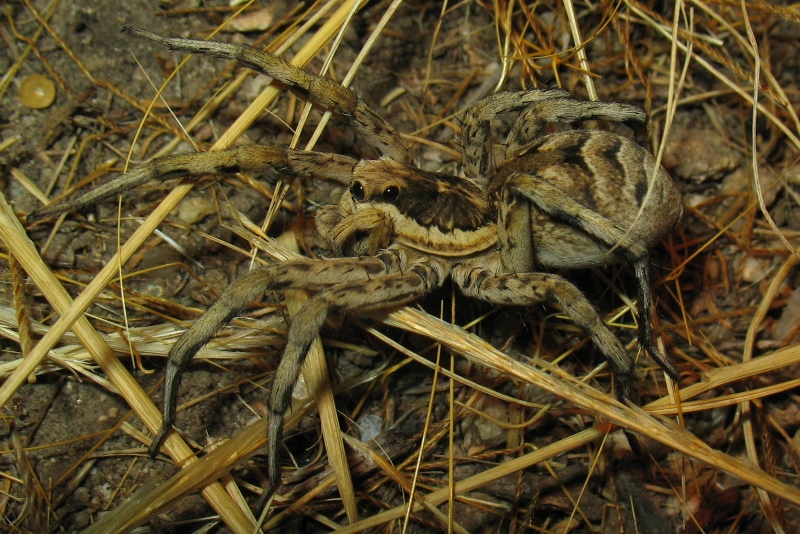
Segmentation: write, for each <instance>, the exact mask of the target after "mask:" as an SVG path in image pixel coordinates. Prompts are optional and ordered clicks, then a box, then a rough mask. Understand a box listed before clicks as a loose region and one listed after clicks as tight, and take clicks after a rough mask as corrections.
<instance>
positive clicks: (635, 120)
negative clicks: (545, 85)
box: [506, 98, 647, 158]
mask: <svg viewBox="0 0 800 534" xmlns="http://www.w3.org/2000/svg"><path fill="white" fill-rule="evenodd" d="M586 120H605V121H611V122H619V123H622V124H625V125H626V126H629V127H631V128H632V129H633V130H634V132H636V134H637V141H640V136H642V135H644V136H645V137H644V138H642V139H641V142H644V141H646V134H647V114H646V113H645V112H644V110H643V109H642V108H640V107H638V106H631V105H628V104H621V103H618V102H587V101H582V100H575V99H572V98H561V99H556V100H547V101H544V102H534V103H533V104H531V105H530V106H529V107H527V108H525V109H524V110H523V111H522V113H520V115H519V117H517V121H516V122H515V123H514V126H513V127H512V128H511V132H510V133H509V135H508V140H507V143H506V158H509V157H513V156H514V155H516V154H519V153H520V152H522V151H524V150H525V149H526V148H527V147H528V146H529V145H530V144H531V143H533V142H534V141H535V140H536V139H537V137H538V136H539V134H540V133H541V132H542V130H543V129H544V127H545V125H546V124H547V123H549V122H562V123H568V124H569V123H573V122H579V121H586Z"/></svg>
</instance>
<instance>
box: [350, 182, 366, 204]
mask: <svg viewBox="0 0 800 534" xmlns="http://www.w3.org/2000/svg"><path fill="white" fill-rule="evenodd" d="M350 194H351V195H353V198H354V199H355V200H356V202H361V201H362V200H364V186H363V185H361V182H354V183H353V185H351V186H350Z"/></svg>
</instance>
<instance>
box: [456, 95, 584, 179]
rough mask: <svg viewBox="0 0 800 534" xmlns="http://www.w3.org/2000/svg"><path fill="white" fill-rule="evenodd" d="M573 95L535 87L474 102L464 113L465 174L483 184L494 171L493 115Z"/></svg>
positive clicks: (494, 116) (497, 115)
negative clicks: (491, 129)
mask: <svg viewBox="0 0 800 534" xmlns="http://www.w3.org/2000/svg"><path fill="white" fill-rule="evenodd" d="M568 96H569V93H568V92H567V91H562V90H560V89H535V90H532V91H513V92H506V91H503V92H500V93H494V94H492V95H489V96H487V97H486V98H484V99H483V100H481V101H479V102H476V103H475V104H473V105H472V106H470V107H469V108H468V109H467V111H466V112H465V113H464V119H463V126H462V128H461V149H462V151H463V158H464V174H466V176H467V178H469V179H470V180H472V181H473V182H475V183H476V184H477V185H479V186H481V187H484V188H485V187H486V184H487V183H488V182H489V180H490V179H491V177H492V174H494V162H493V161H492V147H491V143H489V126H490V121H491V120H492V119H496V118H497V117H499V116H501V115H503V114H504V113H508V112H510V111H517V110H520V109H524V108H525V107H527V106H529V105H531V104H533V103H535V102H540V101H546V102H552V101H553V100H556V99H563V98H566V97H568Z"/></svg>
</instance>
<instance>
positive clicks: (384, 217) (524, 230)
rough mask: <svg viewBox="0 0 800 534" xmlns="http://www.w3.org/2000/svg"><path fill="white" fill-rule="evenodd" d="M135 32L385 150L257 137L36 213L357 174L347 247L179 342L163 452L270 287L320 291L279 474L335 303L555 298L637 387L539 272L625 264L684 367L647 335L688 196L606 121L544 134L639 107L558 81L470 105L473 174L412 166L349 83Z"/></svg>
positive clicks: (332, 214)
mask: <svg viewBox="0 0 800 534" xmlns="http://www.w3.org/2000/svg"><path fill="white" fill-rule="evenodd" d="M124 31H125V32H126V33H127V34H129V35H132V36H135V37H141V38H145V39H149V40H151V41H154V42H156V43H158V44H161V45H163V46H165V47H167V48H170V49H172V50H183V51H188V52H197V53H204V54H209V55H213V56H217V57H222V58H228V59H234V60H236V61H238V62H239V63H241V64H243V65H245V66H247V67H250V68H252V69H254V70H256V71H259V72H262V73H264V74H267V75H269V76H271V77H273V78H274V79H276V80H278V81H279V82H281V83H283V84H285V85H286V86H287V87H288V88H289V89H291V90H293V91H295V92H297V93H299V94H300V95H302V96H303V97H304V98H306V99H308V100H309V101H311V102H312V103H314V104H316V105H318V106H321V107H323V108H325V109H328V110H331V111H333V112H335V113H336V114H338V115H339V116H340V117H342V118H343V119H344V121H345V122H347V123H348V124H349V125H350V126H351V127H352V128H354V129H355V130H356V131H357V132H358V133H359V134H361V135H362V136H363V138H364V140H365V141H366V142H368V143H369V144H370V145H371V146H372V148H373V149H375V150H376V151H377V152H378V153H379V154H380V155H381V159H378V160H361V161H358V160H355V159H352V158H349V157H346V156H341V155H336V154H326V153H318V152H304V151H297V150H290V149H284V148H278V147H268V146H260V145H249V146H242V147H238V148H233V149H230V150H225V151H218V152H206V153H197V154H183V155H177V156H171V157H165V158H162V159H158V160H154V161H152V162H150V163H148V164H146V165H144V166H142V167H140V168H138V169H136V170H134V171H132V172H130V173H127V174H125V175H123V176H122V177H120V178H119V179H117V180H115V181H113V182H110V183H109V184H107V185H105V186H102V187H100V188H98V189H95V190H94V191H92V192H90V193H88V194H87V195H85V196H83V197H81V198H79V199H77V200H74V201H71V202H66V203H62V204H58V205H53V206H49V207H47V208H44V209H42V210H40V211H39V212H36V213H34V214H33V215H32V218H41V217H45V216H49V215H54V214H57V213H61V212H64V211H68V210H75V209H80V208H83V207H87V206H90V205H92V204H94V203H96V202H97V201H99V200H101V199H103V198H106V197H108V196H110V195H113V194H115V193H118V192H121V191H124V190H128V189H131V188H133V187H136V186H137V185H140V184H143V183H145V182H147V181H150V180H164V179H167V178H176V177H196V176H202V175H206V174H214V173H223V172H238V171H249V172H258V171H261V170H265V169H274V170H276V171H278V172H279V173H282V174H286V175H292V176H299V177H315V178H322V179H329V180H334V181H337V182H340V183H342V184H345V185H347V186H348V189H347V190H346V192H345V193H344V195H343V196H342V199H341V201H340V203H339V204H338V205H332V206H326V207H324V208H322V209H321V210H320V211H319V212H318V214H317V218H316V220H317V228H318V230H319V232H320V234H321V235H322V236H323V237H325V238H326V239H328V241H329V242H330V243H331V246H332V247H333V249H334V251H335V252H336V253H337V255H339V256H344V257H338V258H333V259H326V260H313V259H308V260H302V261H293V262H285V263H278V264H274V265H269V266H266V267H261V268H258V269H255V270H253V271H252V272H250V273H249V274H247V275H245V276H243V277H242V278H240V279H238V280H236V281H235V282H233V283H232V284H231V285H230V286H229V287H228V288H227V289H226V290H225V291H224V292H223V294H222V296H221V297H220V299H219V300H218V301H217V302H216V303H215V304H214V305H213V306H212V307H211V308H210V309H209V310H208V311H207V312H206V313H205V314H204V315H203V316H202V317H200V318H199V319H198V320H197V321H195V323H194V324H193V325H192V326H191V328H189V329H188V330H187V331H186V332H185V333H184V334H183V336H182V337H181V338H180V339H179V340H178V341H177V343H175V345H174V347H173V348H172V350H171V351H170V355H169V362H168V368H167V378H166V386H165V389H166V393H165V400H164V420H163V426H162V429H161V431H160V432H159V433H158V435H157V436H156V437H155V438H154V440H153V444H152V446H151V448H150V452H151V454H156V453H157V451H158V450H159V448H160V447H161V444H162V443H163V441H164V439H165V437H166V435H167V433H168V432H169V430H170V429H171V427H172V424H173V423H174V421H175V413H176V401H177V392H178V379H179V377H180V374H181V370H182V369H183V368H184V367H185V366H186V365H187V364H188V363H189V362H190V360H191V359H192V357H193V356H194V354H195V353H196V352H197V351H198V350H199V349H200V348H201V347H202V346H203V345H204V344H205V343H206V342H208V341H209V340H210V339H211V338H212V337H213V336H214V335H215V334H216V332H217V331H218V330H219V329H220V328H222V327H223V326H224V325H225V324H226V323H227V322H228V321H230V320H231V318H233V317H234V316H235V315H236V314H238V313H240V312H241V311H242V310H244V309H245V308H246V307H247V306H248V305H249V304H250V303H251V302H253V301H256V300H258V299H260V298H262V297H263V296H264V294H265V293H266V292H270V291H273V290H279V289H289V288H299V289H305V290H308V291H311V292H312V293H313V296H312V298H311V299H310V300H309V301H308V302H307V303H306V304H305V305H304V306H303V308H302V309H301V310H300V312H299V313H298V314H297V316H296V317H295V318H294V321H293V322H292V325H291V328H290V329H289V332H288V337H287V342H286V349H285V353H284V356H283V359H282V360H281V363H280V366H279V367H278V371H277V374H276V377H275V381H274V384H273V387H272V392H271V397H270V414H269V421H268V428H269V430H268V439H269V441H268V447H269V453H270V461H269V470H268V471H269V472H268V477H269V484H270V488H269V490H270V491H274V490H275V489H276V488H277V485H278V483H279V481H280V470H279V460H278V451H279V446H280V441H281V427H282V422H283V414H284V412H285V411H286V409H287V408H288V406H289V402H290V397H291V391H292V388H293V386H294V384H295V382H296V381H297V377H298V374H299V372H300V366H301V364H302V362H303V360H304V358H305V356H306V352H307V350H308V348H309V345H310V344H311V342H312V340H313V339H314V338H315V337H316V335H317V333H318V332H319V330H320V328H321V327H322V325H323V322H324V321H325V318H326V317H327V316H328V315H329V314H331V313H335V312H336V313H342V312H370V311H375V310H382V309H389V308H391V307H394V306H398V305H402V304H405V303H408V302H411V301H414V300H415V299H418V298H420V297H422V296H423V295H425V294H427V293H429V292H431V291H432V290H434V289H435V288H437V287H439V286H441V285H442V284H443V283H444V281H445V279H446V278H447V277H451V278H452V279H453V280H454V282H455V283H456V284H457V285H458V287H459V288H460V289H461V291H462V292H463V293H464V294H466V295H469V296H472V297H475V298H478V299H482V300H484V301H487V302H491V303H495V304H503V305H513V306H531V305H533V304H535V303H538V302H542V301H555V302H557V303H558V304H559V305H560V306H561V307H562V308H563V309H564V311H565V312H566V313H567V314H568V315H569V316H570V317H571V318H572V319H573V320H574V321H575V322H576V323H577V324H578V325H580V326H581V327H582V328H584V329H585V330H586V331H587V332H588V333H589V334H590V336H591V338H592V340H593V341H594V343H595V344H596V345H597V346H598V347H599V348H600V350H601V351H602V352H603V354H604V355H605V356H606V357H607V358H608V360H609V362H610V363H611V365H612V366H613V368H614V371H615V373H616V376H617V377H618V379H619V380H620V383H621V387H620V390H621V391H623V394H624V391H625V390H626V387H627V383H628V381H629V378H630V375H631V372H632V368H633V359H632V357H631V356H630V355H629V354H628V352H627V351H626V350H625V348H624V347H623V345H622V343H621V342H620V341H619V339H617V337H616V336H615V335H614V334H612V333H611V331H610V330H609V329H608V327H607V326H606V325H605V323H604V322H603V321H602V319H601V318H600V316H599V315H598V313H597V311H596V310H595V308H594V307H593V306H592V305H591V304H590V303H589V301H588V300H587V299H586V297H585V296H584V295H583V294H582V293H581V292H580V291H579V290H578V289H577V288H576V287H575V286H574V285H573V284H572V283H570V282H568V281H567V280H565V279H564V278H562V277H560V276H558V275H556V274H550V273H543V272H537V269H542V268H555V269H558V268H583V267H593V266H599V265H603V264H607V263H611V262H615V261H624V262H627V263H630V264H632V265H633V267H634V271H635V274H636V278H637V280H638V289H639V300H638V315H639V343H640V345H641V346H642V347H643V348H644V349H645V350H646V351H647V352H648V353H649V354H650V355H651V356H652V357H653V358H655V359H656V360H657V361H658V363H659V364H660V365H661V367H662V368H663V369H664V370H665V371H666V372H667V373H668V374H669V375H671V376H672V377H676V376H677V371H676V369H675V367H673V366H672V364H671V363H669V361H667V359H666V357H665V356H664V354H663V353H662V352H661V351H660V350H659V349H658V348H657V346H656V344H655V342H654V340H653V335H652V331H651V323H652V317H653V315H652V314H653V301H652V298H651V293H650V283H649V275H648V249H649V248H650V247H652V246H653V245H655V244H657V243H658V242H659V241H661V240H662V239H663V238H664V237H665V235H667V233H668V232H670V231H671V230H672V229H673V228H674V227H675V226H676V225H677V224H678V222H679V220H680V218H681V216H682V214H683V203H682V200H681V195H680V194H679V192H678V190H677V189H676V187H675V185H674V183H673V182H672V180H671V179H670V177H669V176H668V175H667V174H666V172H665V171H664V170H663V169H661V168H656V167H655V161H654V158H653V157H652V156H651V155H650V154H649V153H648V152H647V151H646V150H645V149H644V148H642V147H641V146H640V145H639V144H637V143H636V142H634V141H632V140H630V139H628V138H626V137H623V136H620V135H617V134H615V133H610V132H606V131H598V130H570V131H563V132H560V133H555V134H551V135H545V136H542V135H540V134H541V133H542V130H543V128H544V126H545V125H546V124H547V123H549V122H563V123H577V122H581V121H586V120H592V119H599V120H606V121H611V122H621V123H625V124H628V125H631V126H633V127H639V128H640V129H641V126H642V125H643V124H644V123H645V122H646V115H645V113H644V112H643V111H642V110H641V109H640V108H638V107H635V106H629V105H625V104H617V103H601V102H583V101H578V100H574V99H572V98H570V95H569V94H568V93H567V92H565V91H561V90H533V91H519V92H503V93H496V94H493V95H491V96H489V97H487V98H485V99H484V100H481V101H480V102H478V103H476V104H474V105H473V106H471V107H470V108H469V109H468V110H467V111H466V113H465V115H464V126H463V131H462V142H463V157H464V161H463V164H464V171H465V174H466V178H462V177H458V176H451V175H446V174H440V173H434V172H428V171H423V170H421V169H419V168H417V167H415V166H414V165H413V163H412V157H411V155H410V153H409V150H408V148H407V147H406V145H405V143H404V142H403V139H402V137H401V136H400V134H399V133H398V132H397V131H396V130H395V129H394V128H393V127H392V126H391V125H389V124H388V123H387V122H386V121H385V120H384V119H382V118H381V117H380V116H379V115H378V114H377V113H376V112H375V111H373V110H372V109H371V108H369V107H368V106H367V105H366V104H365V103H364V102H363V101H362V100H360V99H359V98H358V97H357V96H356V95H355V94H354V93H353V92H352V91H350V90H348V89H346V88H343V87H342V86H340V85H338V84H336V83H334V82H333V81H331V80H328V79H326V78H321V77H319V76H316V75H313V74H310V73H308V72H306V71H304V70H301V69H298V68H296V67H293V66H291V65H290V64H288V63H286V62H285V61H283V60H281V59H280V58H277V57H275V56H273V55H270V54H268V53H265V52H262V51H260V50H257V49H255V48H252V47H249V46H241V45H229V44H224V43H216V42H208V41H197V40H190V39H171V38H165V37H161V36H159V35H156V34H153V33H150V32H147V31H144V30H138V29H133V28H125V30H124ZM512 111H519V112H520V113H519V118H518V119H517V121H516V124H515V125H514V127H513V128H512V131H511V133H510V135H509V138H508V140H507V143H506V144H505V154H504V156H503V157H502V158H501V160H500V163H499V164H498V165H497V166H496V167H495V165H494V160H493V157H492V147H491V146H490V142H489V139H488V138H489V124H490V121H491V120H492V119H494V118H496V117H498V116H500V115H502V114H505V113H508V112H512Z"/></svg>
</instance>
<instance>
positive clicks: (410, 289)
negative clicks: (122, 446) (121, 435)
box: [148, 250, 449, 492]
mask: <svg viewBox="0 0 800 534" xmlns="http://www.w3.org/2000/svg"><path fill="white" fill-rule="evenodd" d="M448 271H449V268H448V264H446V263H444V262H439V261H436V260H430V259H427V258H420V257H416V256H415V255H409V254H407V253H406V252H405V251H402V250H399V251H398V250H390V251H387V252H385V253H383V254H380V255H379V256H370V257H365V258H334V259H331V260H301V261H296V262H285V263H280V264H277V265H270V266H267V267H263V268H260V269H257V270H254V271H251V272H250V273H248V274H246V275H245V276H243V277H241V278H239V279H238V280H236V281H235V282H234V283H233V284H231V285H230V286H228V288H227V289H226V290H225V291H224V292H223V293H222V295H221V296H220V299H219V300H218V301H217V302H216V303H215V304H214V305H213V306H211V308H209V309H208V311H207V312H206V313H205V314H203V316H202V317H200V318H199V319H197V320H196V321H195V322H194V323H193V324H192V326H191V327H190V328H189V329H188V330H187V331H186V332H184V334H183V335H182V336H181V338H180V339H179V340H178V341H177V342H176V343H175V345H174V346H173V347H172V350H171V351H170V354H169V361H168V363H167V376H166V382H165V386H164V390H165V393H164V419H163V422H162V427H161V429H160V430H159V432H158V433H157V434H156V436H155V437H154V438H153V442H152V444H151V445H150V448H149V449H148V452H149V454H150V455H151V456H155V455H156V454H157V453H158V450H159V449H160V448H161V445H162V444H163V442H164V440H165V439H166V437H167V435H168V433H169V431H170V429H171V428H172V425H173V424H174V422H175V416H176V407H177V396H178V386H179V380H180V375H181V373H182V371H183V369H184V368H185V367H186V366H187V365H188V364H189V362H190V361H191V360H192V358H193V357H194V355H195V354H196V353H197V351H198V350H200V348H201V347H202V346H203V345H205V344H206V343H207V342H208V341H209V340H210V339H211V338H212V337H214V335H215V334H216V333H217V331H218V330H219V329H220V328H222V327H223V326H224V325H225V324H227V323H228V321H230V320H231V319H232V318H233V317H234V316H236V315H237V314H238V313H240V312H241V311H242V310H244V309H245V308H246V307H247V306H248V305H249V304H250V303H251V302H253V301H256V300H258V299H259V298H261V297H262V296H263V295H264V293H265V292H267V291H272V290H282V289H306V290H309V291H312V292H315V291H316V292H318V293H317V294H316V295H315V296H314V297H312V298H311V299H310V300H309V301H308V302H306V304H304V305H303V307H302V308H301V309H300V311H299V312H298V314H297V315H296V316H295V318H294V320H293V321H292V326H291V327H290V328H289V333H288V335H287V339H286V348H285V350H284V355H283V358H282V359H281V363H280V364H279V366H278V370H277V372H276V376H275V380H274V382H273V388H272V393H271V395H270V413H269V420H268V424H267V427H268V439H269V441H268V448H269V453H270V460H269V467H268V478H269V489H268V491H270V492H271V491H274V490H275V489H277V485H278V483H279V482H280V462H279V455H278V451H279V447H280V442H281V434H282V430H283V414H284V412H285V411H286V410H287V409H288V407H289V403H290V400H291V392H292V388H293V387H294V384H295V382H297V376H298V373H299V372H300V367H301V366H302V363H303V361H304V360H305V357H306V354H307V352H308V348H309V346H310V344H311V342H312V341H313V339H314V338H315V337H316V335H317V333H318V332H319V330H320V328H321V327H322V324H323V323H324V321H325V318H326V317H327V316H328V315H329V314H330V313H331V312H347V311H351V310H352V311H361V312H370V311H375V310H382V309H386V308H391V307H393V306H399V305H402V304H405V303H408V302H410V301H412V300H415V299H417V298H419V297H421V296H423V295H425V294H427V293H429V292H430V291H431V290H432V289H434V288H435V287H439V286H440V285H441V284H442V283H443V281H444V280H445V278H446V277H447V274H448Z"/></svg>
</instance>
